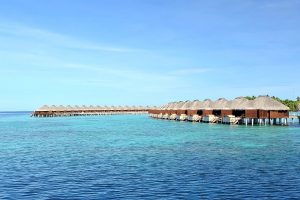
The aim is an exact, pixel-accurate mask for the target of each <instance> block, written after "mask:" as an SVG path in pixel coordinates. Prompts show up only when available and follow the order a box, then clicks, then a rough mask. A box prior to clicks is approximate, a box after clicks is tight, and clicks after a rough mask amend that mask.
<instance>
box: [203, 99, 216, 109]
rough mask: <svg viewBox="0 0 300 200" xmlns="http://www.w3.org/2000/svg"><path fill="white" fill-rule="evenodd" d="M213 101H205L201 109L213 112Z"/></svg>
mask: <svg viewBox="0 0 300 200" xmlns="http://www.w3.org/2000/svg"><path fill="white" fill-rule="evenodd" d="M213 103H214V102H213V101H212V100H211V99H205V100H204V101H203V102H202V104H201V106H202V107H200V109H207V110H211V109H212V106H213Z"/></svg>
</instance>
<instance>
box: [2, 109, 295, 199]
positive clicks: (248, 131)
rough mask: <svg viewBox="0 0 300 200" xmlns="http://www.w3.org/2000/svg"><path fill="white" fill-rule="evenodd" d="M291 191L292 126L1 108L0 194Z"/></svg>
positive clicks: (163, 195)
mask: <svg viewBox="0 0 300 200" xmlns="http://www.w3.org/2000/svg"><path fill="white" fill-rule="evenodd" d="M113 198H122V199H226V198H229V199H293V198H294V199H297V198H298V199H299V198H300V126H299V123H294V125H291V126H289V127H283V126H254V127H251V126H248V127H246V126H243V125H240V126H229V125H218V124H202V123H190V122H175V121H165V120H156V119H151V118H149V117H148V116H147V115H120V116H90V117H66V118H32V117H30V113H26V112H19V113H0V199H113Z"/></svg>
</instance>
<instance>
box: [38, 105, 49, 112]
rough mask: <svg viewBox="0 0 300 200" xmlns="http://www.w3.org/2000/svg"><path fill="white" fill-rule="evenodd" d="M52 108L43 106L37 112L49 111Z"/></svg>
mask: <svg viewBox="0 0 300 200" xmlns="http://www.w3.org/2000/svg"><path fill="white" fill-rule="evenodd" d="M49 109H50V107H49V106H48V105H43V106H41V107H39V108H38V109H37V110H36V111H38V112H43V111H49Z"/></svg>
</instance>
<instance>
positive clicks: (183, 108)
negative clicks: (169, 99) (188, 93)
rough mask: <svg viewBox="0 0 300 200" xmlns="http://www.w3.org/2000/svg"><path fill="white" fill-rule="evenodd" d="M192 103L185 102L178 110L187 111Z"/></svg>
mask: <svg viewBox="0 0 300 200" xmlns="http://www.w3.org/2000/svg"><path fill="white" fill-rule="evenodd" d="M192 103H193V101H185V102H184V103H183V105H182V106H181V107H180V108H179V110H188V109H189V108H190V107H191V105H192Z"/></svg>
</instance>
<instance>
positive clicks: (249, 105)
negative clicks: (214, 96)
mask: <svg viewBox="0 0 300 200" xmlns="http://www.w3.org/2000/svg"><path fill="white" fill-rule="evenodd" d="M229 107H230V109H232V110H247V109H254V107H253V101H250V100H248V99H246V98H245V97H237V98H235V99H233V100H232V101H230V102H229Z"/></svg>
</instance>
